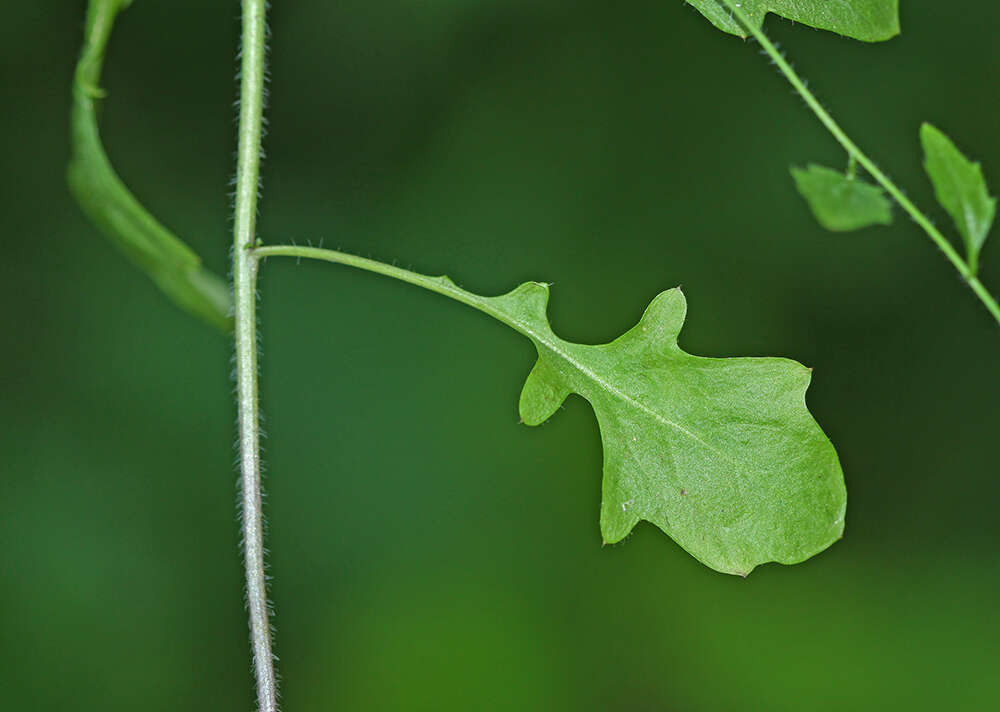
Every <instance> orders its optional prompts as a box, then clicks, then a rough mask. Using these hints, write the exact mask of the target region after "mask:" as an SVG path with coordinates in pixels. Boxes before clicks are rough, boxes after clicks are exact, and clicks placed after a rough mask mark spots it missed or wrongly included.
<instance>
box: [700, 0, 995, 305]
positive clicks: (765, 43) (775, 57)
mask: <svg viewBox="0 0 1000 712" xmlns="http://www.w3.org/2000/svg"><path fill="white" fill-rule="evenodd" d="M719 2H721V3H722V4H723V5H725V6H726V7H727V8H728V9H729V10H730V11H731V12H732V13H733V15H734V16H735V17H736V19H738V20H739V21H740V22H741V23H742V24H743V26H744V27H745V28H746V30H747V31H748V32H749V33H750V34H751V35H753V37H754V39H755V40H757V42H759V43H760V46H761V47H763V48H764V51H765V52H766V53H767V55H768V56H769V57H770V58H771V60H772V61H773V62H774V63H775V64H776V65H777V66H778V69H779V70H780V71H781V73H782V74H784V75H785V78H786V79H787V80H788V82H789V83H790V84H791V85H792V87H793V88H794V89H795V91H796V93H798V95H799V96H801V97H802V99H803V100H804V101H805V102H806V105H807V106H808V107H809V108H810V109H811V110H812V112H813V113H814V114H815V115H816V118H818V119H819V121H820V123H821V124H823V126H824V127H825V128H826V130H827V131H829V132H830V134H831V135H832V136H833V137H834V138H835V139H836V140H837V143H839V144H840V145H841V146H843V148H844V150H845V151H847V155H848V156H850V157H851V158H852V159H854V160H856V161H857V162H858V163H860V164H861V165H862V166H863V167H864V169H865V170H866V171H868V173H869V174H871V176H872V178H874V179H875V180H876V181H878V183H879V185H881V186H882V187H883V188H885V190H886V192H888V193H889V195H891V196H892V197H893V198H894V199H895V200H896V202H897V203H899V205H900V206H901V207H902V208H903V210H905V211H906V212H907V213H908V214H909V216H910V217H911V218H913V221H914V222H916V223H917V225H919V226H920V227H921V228H922V229H923V231H924V232H926V233H927V236H928V237H930V238H931V240H933V241H934V244H935V245H937V246H938V248H939V249H940V250H941V252H943V253H944V256H945V257H947V258H948V261H949V262H951V263H952V265H954V267H955V269H956V270H958V273H959V274H960V275H962V278H963V279H964V280H965V281H966V282H968V284H969V286H970V287H972V291H973V292H975V294H976V296H977V297H979V300H980V301H981V302H982V303H983V305H985V307H986V308H987V309H988V310H989V312H990V314H992V315H993V318H994V319H996V321H997V323H998V324H1000V305H998V304H997V301H996V299H995V298H994V297H993V296H992V295H991V294H990V293H989V292H988V291H987V289H986V287H985V286H983V283H982V282H980V281H979V279H978V278H977V277H976V276H975V274H973V272H972V270H971V269H969V266H968V265H967V264H966V263H965V260H963V259H962V257H961V256H960V255H959V254H958V252H956V251H955V248H954V247H952V246H951V243H950V242H948V240H947V239H946V238H945V237H944V235H942V234H941V232H940V231H939V230H938V229H937V228H936V227H934V225H933V224H932V223H931V221H930V219H928V217H927V216H926V215H924V214H923V213H922V212H920V209H919V208H917V206H916V205H914V204H913V202H912V201H911V200H910V199H909V198H907V197H906V195H904V194H903V191H902V190H900V189H899V187H897V186H896V184H895V183H893V182H892V181H891V180H890V179H889V177H888V176H887V175H885V173H883V172H882V171H880V170H879V168H878V166H876V165H875V164H874V163H873V162H872V160H871V159H870V158H869V157H868V156H867V155H865V153H864V152H863V151H862V150H861V149H860V148H858V146H857V144H855V143H854V141H852V140H851V139H850V137H849V136H848V135H847V134H846V133H844V130H843V129H842V128H840V126H839V125H838V124H837V122H836V121H834V120H833V117H832V116H830V113H829V112H828V111H827V110H826V109H824V108H823V106H822V104H820V103H819V100H818V99H817V98H816V97H815V96H814V95H813V93H812V92H811V91H809V88H808V87H807V86H806V85H805V82H803V81H802V78H801V77H799V75H798V74H796V73H795V70H794V69H792V66H791V65H790V64H789V63H788V62H787V61H786V60H785V58H784V57H783V56H782V54H781V52H779V51H778V48H777V47H775V46H774V43H772V42H771V40H770V39H768V37H767V35H765V34H764V31H763V30H762V29H759V28H758V27H757V26H756V25H754V24H753V23H752V22H750V19H749V18H748V17H747V15H746V13H744V12H743V10H742V9H740V7H739V4H738V3H736V2H734V0H719Z"/></svg>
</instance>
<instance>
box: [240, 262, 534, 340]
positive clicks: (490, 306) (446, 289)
mask: <svg viewBox="0 0 1000 712" xmlns="http://www.w3.org/2000/svg"><path fill="white" fill-rule="evenodd" d="M251 253H252V255H253V257H254V258H257V259H264V258H265V257H296V258H303V257H304V258H306V259H312V260H321V261H323V262H334V263H336V264H341V265H347V266H348V267H356V268H358V269H362V270H365V271H366V272H375V273H376V274H381V275H384V276H386V277H391V278H393V279H398V280H400V281H401V282H409V283H410V284H415V285H416V286H418V287H422V288H423V289H426V290H428V291H431V292H436V293H438V294H442V295H444V296H446V297H448V298H449V299H454V300H455V301H457V302H461V303H462V304H466V305H468V306H470V307H472V308H473V309H478V310H479V311H481V312H483V313H484V314H489V315H490V316H492V317H493V318H494V319H496V320H498V321H500V322H502V323H504V324H506V325H507V326H510V327H511V328H513V329H514V330H515V331H517V332H519V333H522V334H524V335H525V336H528V337H529V338H539V335H538V334H536V333H535V332H533V331H530V330H527V329H526V326H525V324H524V323H523V322H520V321H516V320H513V319H511V317H510V315H509V314H508V313H507V312H505V311H504V310H502V309H498V308H497V307H496V306H495V302H496V299H495V298H494V297H483V296H480V295H478V294H475V293H473V292H469V291H467V290H465V289H462V288H461V287H459V286H458V285H456V284H455V283H454V282H452V281H451V280H450V279H449V278H448V277H429V276H427V275H425V274H419V273H418V272H411V271H410V270H408V269H403V268H402V267H396V266H394V265H388V264H385V263H384V262H378V261H376V260H369V259H366V258H364V257H358V256H357V255H351V254H348V253H346V252H338V251H336V250H325V249H322V248H319V247H300V246H298V245H264V246H262V247H257V248H254V249H253V250H251Z"/></svg>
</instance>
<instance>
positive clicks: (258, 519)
mask: <svg viewBox="0 0 1000 712" xmlns="http://www.w3.org/2000/svg"><path fill="white" fill-rule="evenodd" d="M265 10H266V2H265V0H243V43H242V56H243V59H242V65H241V77H242V79H241V82H240V125H239V148H238V158H237V164H236V201H235V202H236V207H235V218H234V226H233V298H234V302H235V340H236V401H237V409H238V420H239V446H240V477H241V485H242V487H241V491H242V510H243V553H244V562H245V566H246V580H247V589H246V593H247V605H248V607H249V611H250V643H251V647H252V648H253V666H254V674H255V676H256V681H257V703H258V709H259V710H260V712H277V709H278V701H277V698H278V694H277V682H276V678H275V674H274V656H273V655H272V653H271V627H270V623H269V621H268V604H267V582H266V579H265V575H264V531H263V529H264V527H263V513H262V511H261V493H260V423H259V420H258V412H257V411H258V407H257V317H256V299H257V287H256V281H257V258H256V257H254V255H253V254H252V253H251V252H250V249H251V247H252V246H253V244H254V242H255V240H256V223H257V187H258V177H259V170H260V140H261V123H262V120H263V111H264V64H265V32H266V30H265V21H266V18H265Z"/></svg>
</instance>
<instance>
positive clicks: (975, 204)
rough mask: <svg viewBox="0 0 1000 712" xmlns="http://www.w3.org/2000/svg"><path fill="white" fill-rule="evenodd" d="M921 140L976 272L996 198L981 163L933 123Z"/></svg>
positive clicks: (941, 196)
mask: <svg viewBox="0 0 1000 712" xmlns="http://www.w3.org/2000/svg"><path fill="white" fill-rule="evenodd" d="M920 143H921V144H922V145H923V147H924V169H925V170H926V171H927V175H928V176H930V179H931V183H933V184H934V194H935V195H936V196H937V199H938V202H939V203H941V206H942V207H943V208H944V209H945V210H947V211H948V214H949V215H951V217H952V219H953V220H954V221H955V227H957V228H958V231H959V232H960V233H961V234H962V239H963V240H964V241H965V251H966V255H967V256H968V264H969V269H970V270H971V271H972V273H973V274H975V273H976V271H977V268H978V266H979V251H980V250H981V249H982V247H983V243H984V242H986V236H987V235H988V234H989V231H990V227H991V226H992V225H993V218H994V215H995V214H996V203H997V201H996V198H993V197H991V196H990V194H989V192H988V191H987V189H986V180H985V179H984V178H983V171H982V168H981V167H980V165H979V164H978V163H973V162H972V161H970V160H969V159H968V158H966V157H965V156H964V155H962V152H961V151H959V150H958V148H956V147H955V144H954V143H952V141H951V139H950V138H948V137H947V136H945V135H944V134H943V133H941V132H940V131H939V130H938V129H936V128H934V127H933V126H931V125H930V124H924V125H923V126H921V127H920Z"/></svg>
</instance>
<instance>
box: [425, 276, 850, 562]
mask: <svg viewBox="0 0 1000 712" xmlns="http://www.w3.org/2000/svg"><path fill="white" fill-rule="evenodd" d="M437 291H445V292H446V293H448V294H449V295H451V296H453V297H455V298H458V299H461V300H462V301H464V302H466V303H468V304H471V305H473V306H476V307H477V308H479V309H482V310H483V311H485V312H487V313H489V314H491V315H493V316H494V317H496V318H498V319H499V320H500V321H503V322H504V323H506V324H508V325H509V326H511V327H513V328H514V329H516V330H517V331H519V332H521V333H522V334H524V335H526V336H527V337H528V338H530V339H531V340H532V341H533V342H534V344H535V348H536V349H537V351H538V361H537V362H536V364H535V366H534V368H533V369H532V371H531V374H530V375H529V376H528V379H527V382H526V383H525V386H524V390H523V391H522V393H521V401H520V411H521V418H522V420H523V421H524V422H525V423H527V424H529V425H536V424H539V423H541V422H543V421H545V420H546V419H547V418H548V417H549V416H550V415H552V414H553V413H554V412H555V411H556V410H557V409H558V408H559V405H560V404H561V403H562V402H563V400H564V399H565V398H566V396H567V395H568V394H569V393H578V394H580V395H581V396H583V397H584V398H585V399H586V400H587V401H589V402H590V404H591V406H592V407H593V408H594V412H595V414H596V415H597V420H598V423H599V424H600V429H601V437H602V439H603V441H604V485H603V502H602V505H601V533H602V535H603V537H604V540H605V541H606V542H609V543H613V542H617V541H620V540H621V539H623V538H624V537H625V536H626V535H628V533H629V532H630V531H631V530H632V528H633V527H634V526H635V524H636V523H637V522H639V521H640V520H646V521H649V522H652V523H654V524H655V525H656V526H658V527H659V528H660V529H662V530H663V531H664V532H666V533H667V534H669V535H670V536H671V537H673V539H674V540H675V541H677V543H678V544H680V545H681V546H682V547H684V549H686V550H687V551H688V552H690V553H691V554H692V555H693V556H694V557H695V558H697V559H698V560H700V561H702V562H703V563H705V564H706V565H708V566H710V567H711V568H713V569H716V570H717V571H722V572H725V573H731V574H739V575H746V574H747V573H749V572H750V570H751V569H753V568H754V567H755V566H757V565H758V564H761V563H764V562H768V561H779V562H782V563H787V564H791V563H796V562H799V561H803V560H804V559H807V558H809V557H810V556H812V555H813V554H816V553H818V552H819V551H822V550H823V549H825V548H826V547H828V546H829V545H830V544H832V543H833V542H835V541H836V540H837V539H839V538H840V536H841V534H842V533H843V528H844V509H845V506H846V492H845V489H844V478H843V473H842V472H841V469H840V463H839V461H838V459H837V453H836V452H835V451H834V449H833V445H831V444H830V441H829V440H828V439H827V437H826V436H825V435H824V434H823V431H822V430H820V427H819V425H817V424H816V421H815V420H813V418H812V416H811V415H810V414H809V411H808V410H807V408H806V403H805V392H806V388H807V386H808V385H809V380H810V371H809V369H807V368H805V367H804V366H802V365H801V364H799V363H796V362H795V361H790V360H788V359H782V358H702V357H698V356H692V355H691V354H688V353H685V352H684V351H682V350H681V348H680V347H679V346H678V345H677V336H678V334H679V332H680V330H681V326H682V325H683V323H684V318H685V314H686V311H687V303H686V301H685V299H684V295H683V294H682V293H681V291H680V289H671V290H668V291H666V292H663V293H661V294H660V295H659V296H657V297H656V298H655V299H654V300H653V302H652V303H651V304H650V305H649V308H648V309H646V313H645V314H644V315H643V317H642V319H641V320H640V321H639V324H638V325H637V326H635V327H634V328H632V329H631V330H629V331H628V332H627V333H625V334H624V335H623V336H621V337H619V338H618V339H616V340H615V341H613V342H612V343H610V344H604V345H600V346H587V345H582V344H574V343H570V342H567V341H563V340H562V339H560V338H559V337H558V336H556V335H555V334H554V333H553V332H552V328H551V327H550V326H549V322H548V318H547V316H546V303H547V301H548V287H547V286H546V285H544V284H540V283H537V282H529V283H526V284H522V285H521V286H520V287H518V288H517V289H515V290H514V291H512V292H510V293H508V294H505V295H503V296H500V297H492V298H490V297H480V296H478V295H473V294H471V293H469V292H465V291H464V290H461V289H458V288H457V287H453V286H452V287H448V288H447V289H446V290H437Z"/></svg>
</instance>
